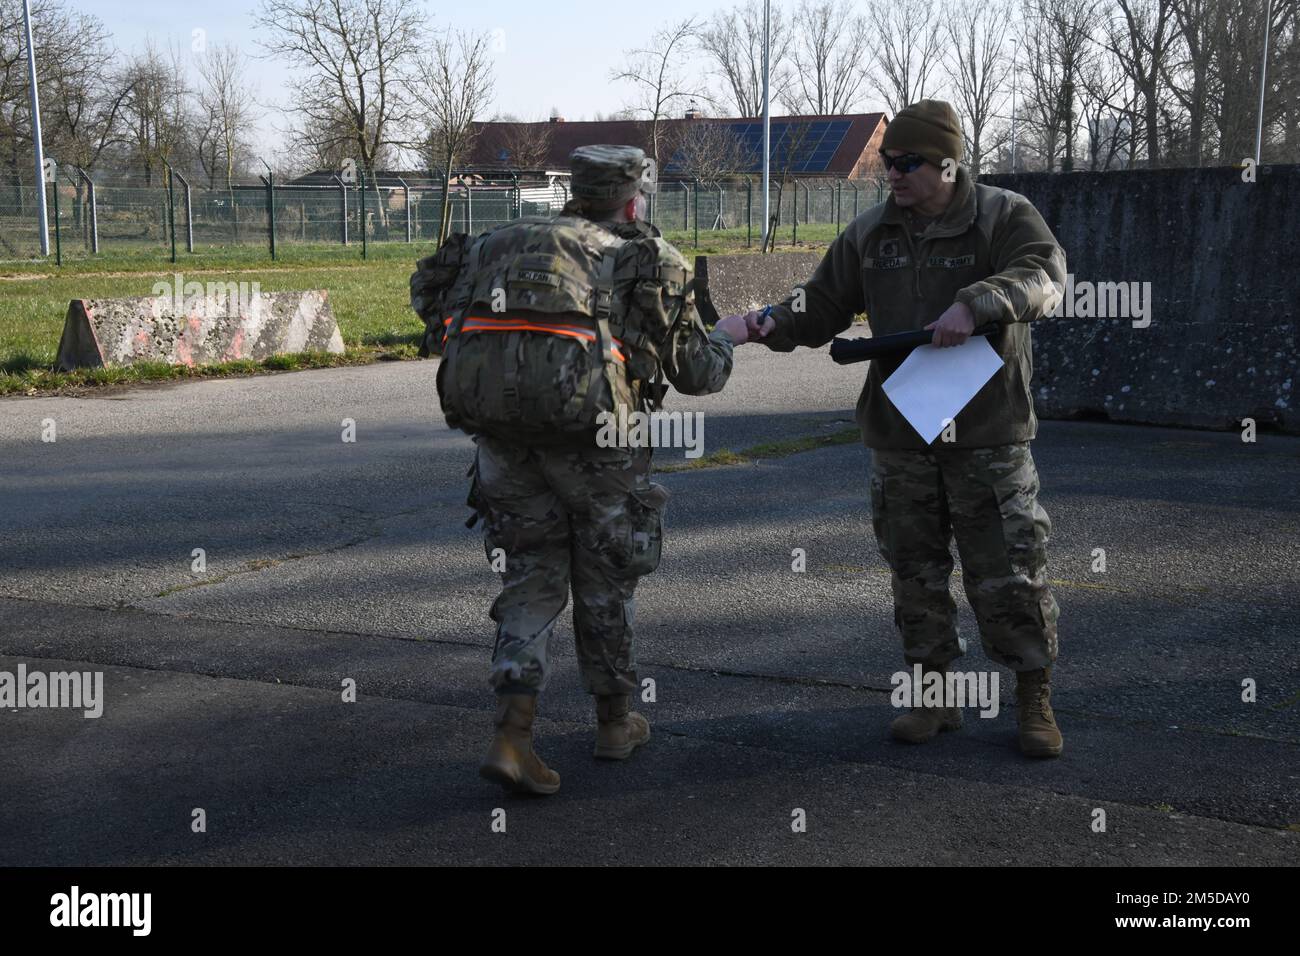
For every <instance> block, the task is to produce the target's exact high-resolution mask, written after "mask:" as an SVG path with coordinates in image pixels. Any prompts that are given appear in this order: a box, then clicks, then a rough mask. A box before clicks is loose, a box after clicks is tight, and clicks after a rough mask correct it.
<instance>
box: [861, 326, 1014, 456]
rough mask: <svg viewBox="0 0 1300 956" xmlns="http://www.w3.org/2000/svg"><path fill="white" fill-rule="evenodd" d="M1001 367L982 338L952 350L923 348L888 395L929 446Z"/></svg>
mask: <svg viewBox="0 0 1300 956" xmlns="http://www.w3.org/2000/svg"><path fill="white" fill-rule="evenodd" d="M1001 367H1002V356H1000V355H998V353H997V352H995V351H994V350H993V346H991V345H989V342H988V339H986V338H985V337H984V336H982V335H975V336H972V337H971V338H969V339H967V340H966V341H965V342H964V343H963V344H961V345H954V346H952V347H950V348H946V349H941V348H937V347H936V346H933V345H922V346H920V347H919V348H916V349H913V350H912V354H911V355H909V356H908V357H907V358H906V359H904V360H903V364H902V365H900V366H898V371H896V372H894V374H893V375H891V376H889V378H887V379H885V383H884V389H885V394H886V395H888V396H889V400H890V401H891V402H893V403H894V407H895V408H897V409H898V410H899V412H901V413H902V415H903V417H904V418H906V419H907V420H908V422H909V423H911V426H912V427H913V428H915V429H916V431H917V434H919V435H920V436H921V438H922V440H923V441H924V442H925V443H926V444H927V445H928V444H930V443H931V442H933V441H934V440H935V439H936V438H938V437H939V433H940V432H942V431H943V429H944V426H945V425H946V424H947V422H948V420H949V419H952V418H956V417H957V413H958V412H960V411H961V410H962V409H963V408H965V407H966V403H967V402H969V401H970V400H971V399H972V398H974V397H975V393H976V392H978V391H979V390H980V389H981V388H983V387H984V383H985V382H987V381H988V380H989V379H990V378H992V377H993V374H994V373H995V372H996V371H997V370H998V369H1000V368H1001Z"/></svg>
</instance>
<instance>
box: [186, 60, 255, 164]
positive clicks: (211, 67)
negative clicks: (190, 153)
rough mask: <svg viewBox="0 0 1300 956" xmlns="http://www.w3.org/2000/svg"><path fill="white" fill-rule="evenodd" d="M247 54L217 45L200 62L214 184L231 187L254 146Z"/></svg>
mask: <svg viewBox="0 0 1300 956" xmlns="http://www.w3.org/2000/svg"><path fill="white" fill-rule="evenodd" d="M246 70H247V62H246V59H245V57H244V56H243V55H242V54H241V53H240V52H239V50H238V48H237V47H235V46H233V45H222V44H216V45H214V46H213V47H212V48H211V49H210V50H209V51H208V52H207V53H206V54H205V55H204V57H203V59H202V60H201V61H200V62H199V76H200V78H201V80H202V83H201V85H200V87H199V91H198V103H199V114H200V116H201V118H202V119H203V120H204V135H205V143H204V149H203V150H202V153H201V160H202V163H203V171H204V174H205V175H206V176H207V177H208V182H209V184H210V185H211V186H215V185H216V184H217V183H218V182H222V183H224V184H225V186H226V188H227V189H229V188H231V184H232V183H233V181H234V178H235V167H236V166H237V164H238V163H239V162H240V160H241V158H242V157H243V156H245V155H246V154H247V152H248V151H249V149H250V148H251V144H250V140H249V136H250V134H251V132H252V129H251V127H252V124H253V121H254V119H255V118H256V117H255V113H254V100H253V90H252V87H251V86H249V84H248V83H247V82H246V81H245V80H244V76H245V73H246Z"/></svg>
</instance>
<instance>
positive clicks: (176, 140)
mask: <svg viewBox="0 0 1300 956" xmlns="http://www.w3.org/2000/svg"><path fill="white" fill-rule="evenodd" d="M119 82H121V83H122V85H123V86H124V87H125V88H126V89H127V93H126V97H125V100H124V102H123V113H124V116H125V120H126V125H127V128H128V130H129V133H128V138H129V143H130V149H131V153H132V155H131V162H132V163H133V165H135V166H137V167H138V168H139V169H140V170H141V171H142V172H143V173H144V181H145V185H153V182H154V178H155V176H157V175H159V174H160V173H161V171H162V167H163V163H165V162H166V163H171V164H172V165H175V164H176V163H177V162H178V161H180V154H181V153H182V151H183V150H184V149H185V147H186V145H187V143H186V138H187V136H188V134H189V131H190V130H192V129H193V127H194V125H195V124H194V121H193V116H192V115H191V113H190V110H189V93H190V91H189V87H188V85H187V84H186V81H185V69H184V67H183V66H182V65H181V57H180V54H179V52H177V51H176V50H175V49H173V50H171V51H170V52H169V54H168V56H166V57H164V55H163V54H162V53H160V52H159V51H158V49H157V48H156V47H155V46H154V45H153V44H152V43H151V42H146V43H145V48H144V52H143V53H140V54H138V55H137V56H135V57H134V58H132V59H131V60H130V62H128V64H127V66H126V69H125V71H124V72H123V76H122V78H121V79H120V80H119Z"/></svg>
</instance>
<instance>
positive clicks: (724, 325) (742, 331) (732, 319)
mask: <svg viewBox="0 0 1300 956" xmlns="http://www.w3.org/2000/svg"><path fill="white" fill-rule="evenodd" d="M746 318H747V317H746V316H743V315H729V316H727V317H726V318H725V319H719V320H718V324H717V325H715V326H714V328H715V329H721V330H722V331H723V332H726V333H727V336H728V337H729V338H730V339H731V341H733V342H735V343H736V344H737V345H744V344H745V343H746V342H748V341H749V339H750V334H749V332H750V327H749V325H748V323H746V321H745V319H746Z"/></svg>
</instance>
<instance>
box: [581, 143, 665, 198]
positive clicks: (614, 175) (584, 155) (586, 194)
mask: <svg viewBox="0 0 1300 956" xmlns="http://www.w3.org/2000/svg"><path fill="white" fill-rule="evenodd" d="M653 167H654V163H653V162H652V161H650V160H649V159H646V155H645V151H644V150H641V149H637V148H636V147H635V146H580V147H578V148H577V149H575V150H574V151H573V152H572V153H571V154H569V169H570V170H571V172H572V174H573V195H574V197H575V198H578V199H583V200H587V201H588V202H591V203H593V204H598V205H610V206H615V205H618V204H619V203H625V202H627V201H628V200H629V199H631V198H632V197H633V196H635V195H636V194H637V192H638V191H640V192H644V193H652V192H654V168H653Z"/></svg>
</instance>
